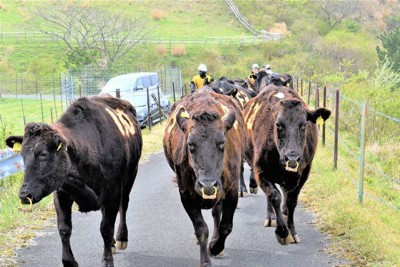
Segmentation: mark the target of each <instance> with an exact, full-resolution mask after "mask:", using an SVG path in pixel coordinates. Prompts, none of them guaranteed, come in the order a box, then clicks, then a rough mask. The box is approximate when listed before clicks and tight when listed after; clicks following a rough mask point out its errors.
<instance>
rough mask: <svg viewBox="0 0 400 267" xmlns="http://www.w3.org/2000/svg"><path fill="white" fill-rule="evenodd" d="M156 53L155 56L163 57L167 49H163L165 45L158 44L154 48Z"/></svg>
mask: <svg viewBox="0 0 400 267" xmlns="http://www.w3.org/2000/svg"><path fill="white" fill-rule="evenodd" d="M156 52H157V55H159V56H161V57H165V56H166V55H167V48H166V47H165V45H163V44H159V45H157V47H156Z"/></svg>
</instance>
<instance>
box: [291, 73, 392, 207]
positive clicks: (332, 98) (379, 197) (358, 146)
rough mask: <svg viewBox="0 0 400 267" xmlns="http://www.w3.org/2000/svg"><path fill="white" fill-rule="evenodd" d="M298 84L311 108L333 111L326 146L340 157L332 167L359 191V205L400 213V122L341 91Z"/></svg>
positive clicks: (325, 140)
mask: <svg viewBox="0 0 400 267" xmlns="http://www.w3.org/2000/svg"><path fill="white" fill-rule="evenodd" d="M299 81H300V82H299ZM296 84H297V86H296V88H295V89H296V90H297V91H298V92H300V94H301V95H302V96H303V98H304V99H305V100H306V102H308V104H309V105H310V106H313V107H319V106H324V104H325V106H326V107H327V108H329V109H331V111H332V116H331V119H329V120H328V121H327V123H326V136H325V137H324V140H323V142H324V143H325V144H326V145H327V147H329V148H330V149H331V150H332V152H333V154H334V155H335V154H336V155H338V156H337V157H336V159H335V157H334V159H333V161H334V162H333V167H334V168H335V167H337V168H340V169H342V170H343V171H344V172H345V174H346V176H347V177H348V178H349V180H350V181H351V182H352V183H353V184H354V186H356V187H357V188H358V199H359V201H360V202H362V201H363V197H364V196H365V197H368V198H369V199H372V200H374V201H376V202H378V203H380V204H383V205H385V206H387V207H390V208H392V209H394V210H397V211H400V194H399V193H400V177H399V173H400V165H399V164H398V159H399V158H400V120H399V119H398V118H394V117H391V116H389V115H387V114H384V113H381V112H379V111H376V110H373V109H370V108H368V105H367V103H360V102H358V101H356V100H354V99H350V98H348V97H346V96H344V95H342V94H341V93H340V90H337V89H332V88H328V89H327V88H326V87H325V88H321V87H319V86H318V85H317V84H313V83H312V82H308V86H307V84H306V83H305V82H304V81H303V80H302V79H297V83H296ZM337 96H339V97H338V98H337ZM336 99H338V101H336ZM336 118H337V123H335V122H336ZM363 120H365V123H364V125H363ZM363 126H364V127H363ZM336 128H337V129H336ZM363 133H364V135H365V140H363V139H364V138H363ZM335 161H336V162H335Z"/></svg>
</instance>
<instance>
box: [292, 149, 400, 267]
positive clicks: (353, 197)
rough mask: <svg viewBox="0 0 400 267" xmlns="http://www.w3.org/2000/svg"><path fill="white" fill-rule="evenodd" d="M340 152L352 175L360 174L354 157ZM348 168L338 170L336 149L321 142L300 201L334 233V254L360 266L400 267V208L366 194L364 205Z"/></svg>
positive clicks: (325, 227) (341, 159) (324, 226)
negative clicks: (334, 155)
mask: <svg viewBox="0 0 400 267" xmlns="http://www.w3.org/2000/svg"><path fill="white" fill-rule="evenodd" d="M339 155H340V156H339V158H340V162H342V164H344V165H345V166H346V168H347V171H349V172H350V175H351V177H357V173H358V168H357V167H354V168H351V167H349V165H348V164H347V163H348V162H349V161H351V159H350V158H349V157H346V156H344V155H343V154H340V153H339ZM347 171H345V170H344V169H343V168H341V166H340V165H339V167H338V169H337V170H336V171H334V170H333V154H332V151H331V150H330V149H329V148H328V147H322V146H321V145H320V147H319V148H318V151H317V155H316V157H315V159H314V163H313V168H312V171H311V176H310V178H309V181H308V182H307V183H306V185H305V188H304V190H303V193H302V194H301V197H300V201H302V202H305V203H306V206H307V208H308V209H310V210H312V211H314V212H315V213H316V215H317V225H318V227H319V228H320V229H321V230H322V231H323V232H326V233H328V234H330V235H331V237H332V240H333V243H332V245H331V246H330V247H329V251H330V252H331V253H334V254H337V255H340V256H342V257H346V258H348V259H349V260H352V261H354V265H356V266H365V265H369V266H399V265H400V252H399V249H398V248H399V247H400V221H399V220H398V218H399V211H396V210H394V209H391V208H389V207H387V206H385V205H382V204H381V203H377V202H376V201H374V200H373V199H371V198H368V197H366V196H364V201H363V203H362V204H360V203H359V202H358V198H357V196H358V191H357V185H355V184H354V183H353V182H352V179H351V178H350V177H349V174H348V172H347ZM380 186H381V187H382V185H380Z"/></svg>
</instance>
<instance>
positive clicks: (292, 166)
mask: <svg viewBox="0 0 400 267" xmlns="http://www.w3.org/2000/svg"><path fill="white" fill-rule="evenodd" d="M298 169H299V162H298V161H294V160H288V161H286V165H285V170H287V171H288V172H297V170H298Z"/></svg>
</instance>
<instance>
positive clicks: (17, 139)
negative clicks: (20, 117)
mask: <svg viewBox="0 0 400 267" xmlns="http://www.w3.org/2000/svg"><path fill="white" fill-rule="evenodd" d="M22 141H23V137H22V136H9V137H7V139H6V144H7V146H8V147H10V148H12V149H13V150H14V151H16V152H19V151H21V147H22Z"/></svg>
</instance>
